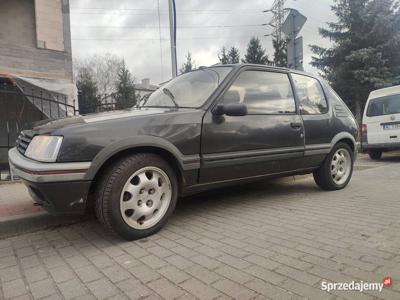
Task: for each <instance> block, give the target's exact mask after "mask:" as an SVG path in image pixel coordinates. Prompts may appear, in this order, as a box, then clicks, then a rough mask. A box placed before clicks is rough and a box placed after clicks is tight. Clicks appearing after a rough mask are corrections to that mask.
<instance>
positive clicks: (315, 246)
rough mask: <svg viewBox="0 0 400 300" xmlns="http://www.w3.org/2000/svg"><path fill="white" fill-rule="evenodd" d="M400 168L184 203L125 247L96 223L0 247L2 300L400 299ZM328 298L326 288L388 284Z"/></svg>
mask: <svg viewBox="0 0 400 300" xmlns="http://www.w3.org/2000/svg"><path fill="white" fill-rule="evenodd" d="M398 162H399V159H397V158H393V159H391V158H388V159H386V160H384V161H383V162H379V163H370V162H369V161H367V160H362V161H361V162H360V163H359V164H358V168H357V170H358V171H356V173H355V176H354V180H353V181H352V183H351V185H350V186H349V187H348V188H347V189H345V190H343V191H338V192H323V191H321V190H319V189H318V188H317V187H316V186H315V184H314V183H313V181H312V179H311V178H310V177H296V178H295V179H291V180H277V181H270V182H259V183H252V184H248V185H244V186H237V187H233V188H228V189H223V190H218V191H214V192H207V193H204V194H201V195H197V196H194V197H191V198H189V199H185V200H183V201H181V202H180V203H179V205H178V208H177V210H176V213H175V214H174V215H173V216H172V218H171V220H170V222H169V223H168V225H167V226H166V227H165V229H163V230H162V231H160V232H159V233H158V234H155V235H153V236H151V237H149V238H146V239H143V240H139V241H134V242H126V241H122V240H120V239H119V238H117V237H115V236H112V235H110V234H108V233H106V232H104V230H103V229H102V227H101V226H100V225H99V224H98V223H97V222H95V221H87V222H82V223H79V224H74V225H71V226H64V227H59V228H55V229H52V230H41V231H37V232H34V233H27V234H22V235H19V236H15V237H12V238H8V239H2V240H0V287H1V288H0V299H232V298H234V299H240V300H242V299H243V300H246V299H304V298H310V299H375V298H382V299H400V218H399V215H400V201H399V194H400V186H399V184H398V182H399V177H400V171H399V164H398ZM385 276H391V277H392V279H393V285H392V286H391V287H389V288H384V289H383V291H382V293H379V292H374V291H366V292H364V293H360V292H343V291H332V292H330V293H327V292H325V291H322V290H321V282H322V281H329V282H343V281H353V280H355V281H361V280H363V281H368V282H381V281H382V279H383V278H384V277H385Z"/></svg>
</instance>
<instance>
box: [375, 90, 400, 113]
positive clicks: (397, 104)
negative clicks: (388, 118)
mask: <svg viewBox="0 0 400 300" xmlns="http://www.w3.org/2000/svg"><path fill="white" fill-rule="evenodd" d="M393 114H400V95H391V96H385V97H381V98H376V99H372V100H370V102H369V105H368V109H367V117H377V116H383V115H393Z"/></svg>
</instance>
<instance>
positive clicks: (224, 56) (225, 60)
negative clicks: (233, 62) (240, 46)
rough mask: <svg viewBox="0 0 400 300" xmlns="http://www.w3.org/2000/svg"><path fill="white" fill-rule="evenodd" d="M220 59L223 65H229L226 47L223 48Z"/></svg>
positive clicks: (219, 55)
mask: <svg viewBox="0 0 400 300" xmlns="http://www.w3.org/2000/svg"><path fill="white" fill-rule="evenodd" d="M218 59H219V61H220V63H221V64H223V65H227V64H229V57H228V52H227V51H226V48H225V47H222V49H221V52H220V53H219V54H218Z"/></svg>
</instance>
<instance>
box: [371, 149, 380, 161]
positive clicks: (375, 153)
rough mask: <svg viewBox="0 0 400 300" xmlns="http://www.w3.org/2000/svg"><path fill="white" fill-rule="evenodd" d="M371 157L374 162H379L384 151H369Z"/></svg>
mask: <svg viewBox="0 0 400 300" xmlns="http://www.w3.org/2000/svg"><path fill="white" fill-rule="evenodd" d="M368 154H369V157H370V158H371V159H373V160H379V159H381V157H382V151H379V150H371V151H369V153H368Z"/></svg>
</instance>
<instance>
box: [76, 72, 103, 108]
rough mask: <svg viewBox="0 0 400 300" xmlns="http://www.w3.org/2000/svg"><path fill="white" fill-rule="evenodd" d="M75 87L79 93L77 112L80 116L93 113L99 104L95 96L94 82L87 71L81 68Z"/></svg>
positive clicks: (96, 90) (95, 87)
mask: <svg viewBox="0 0 400 300" xmlns="http://www.w3.org/2000/svg"><path fill="white" fill-rule="evenodd" d="M76 86H77V88H78V91H79V112H80V113H81V114H88V113H93V112H95V111H96V109H97V108H98V107H99V105H100V104H101V103H100V100H99V97H98V95H97V93H98V89H97V85H96V82H95V81H94V79H93V77H92V75H91V72H90V70H89V69H87V68H81V69H80V70H79V73H78V76H77V80H76Z"/></svg>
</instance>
